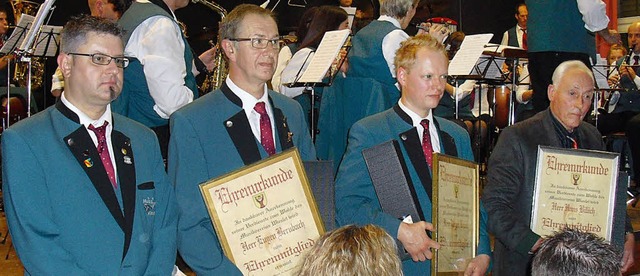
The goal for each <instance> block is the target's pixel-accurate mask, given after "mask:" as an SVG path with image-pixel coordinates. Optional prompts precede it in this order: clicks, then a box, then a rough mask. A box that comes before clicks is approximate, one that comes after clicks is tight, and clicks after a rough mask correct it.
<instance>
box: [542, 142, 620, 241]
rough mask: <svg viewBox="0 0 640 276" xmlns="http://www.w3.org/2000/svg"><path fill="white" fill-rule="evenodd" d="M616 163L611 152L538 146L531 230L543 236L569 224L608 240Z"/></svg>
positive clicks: (617, 159)
mask: <svg viewBox="0 0 640 276" xmlns="http://www.w3.org/2000/svg"><path fill="white" fill-rule="evenodd" d="M618 163H619V155H618V154H615V153H610V152H601V151H591V150H574V149H560V148H552V147H544V146H539V147H538V161H537V165H536V182H535V186H534V191H533V200H532V206H531V207H532V208H531V230H532V231H533V232H535V233H536V234H538V235H540V236H546V235H550V234H552V233H553V232H555V231H560V230H562V229H563V228H564V227H565V226H569V227H572V228H577V229H580V230H582V231H586V232H590V233H594V234H596V235H598V236H600V237H602V238H604V239H605V240H607V241H608V242H612V240H613V236H612V233H614V230H613V229H614V224H615V223H614V209H615V207H616V206H617V205H618V204H617V203H616V201H617V200H620V198H619V196H618V190H619V187H618V185H617V180H618ZM623 201H624V199H623ZM623 208H624V207H623ZM622 211H623V212H624V209H623V210H622ZM622 218H624V216H622Z"/></svg>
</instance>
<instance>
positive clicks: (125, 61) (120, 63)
mask: <svg viewBox="0 0 640 276" xmlns="http://www.w3.org/2000/svg"><path fill="white" fill-rule="evenodd" d="M67 54H68V55H74V56H85V57H91V62H93V63H95V64H97V65H109V63H111V60H114V61H115V63H116V66H117V67H118V68H126V67H127V66H129V58H127V57H112V56H109V55H105V54H81V53H67Z"/></svg>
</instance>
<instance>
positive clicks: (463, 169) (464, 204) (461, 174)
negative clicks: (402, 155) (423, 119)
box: [431, 153, 480, 275]
mask: <svg viewBox="0 0 640 276" xmlns="http://www.w3.org/2000/svg"><path fill="white" fill-rule="evenodd" d="M478 171H479V170H478V164H476V163H473V162H470V161H466V160H463V159H459V158H456V157H452V156H448V155H443V154H437V153H436V154H434V155H433V196H432V200H431V201H432V205H433V206H432V210H433V214H432V216H433V217H432V223H433V227H434V229H435V230H434V231H433V233H432V234H433V235H432V238H433V239H434V240H435V241H437V242H438V243H439V244H440V249H438V250H436V251H435V255H434V257H433V259H432V260H431V274H432V275H458V273H459V272H464V270H465V269H466V267H467V264H468V263H469V262H470V261H471V260H472V259H473V258H474V257H475V256H476V247H477V245H478V239H479V237H478V236H479V232H478V227H479V210H480V207H479V206H480V203H479V200H478V183H479V174H478Z"/></svg>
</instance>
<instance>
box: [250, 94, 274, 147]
mask: <svg viewBox="0 0 640 276" xmlns="http://www.w3.org/2000/svg"><path fill="white" fill-rule="evenodd" d="M253 110H255V111H256V112H258V114H260V143H261V144H262V147H264V150H265V151H266V152H267V153H268V154H269V156H271V155H274V154H276V147H275V146H274V144H273V132H272V131H271V119H269V114H267V110H266V109H265V106H264V102H259V103H257V104H256V106H254V107H253Z"/></svg>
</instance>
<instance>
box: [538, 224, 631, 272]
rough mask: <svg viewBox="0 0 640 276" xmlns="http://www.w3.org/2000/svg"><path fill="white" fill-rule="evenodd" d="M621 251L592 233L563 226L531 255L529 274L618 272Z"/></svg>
mask: <svg viewBox="0 0 640 276" xmlns="http://www.w3.org/2000/svg"><path fill="white" fill-rule="evenodd" d="M621 259H622V257H621V255H620V253H619V251H618V250H616V248H615V247H613V245H611V244H608V243H606V242H605V241H604V239H602V238H600V237H598V236H596V235H595V234H592V233H586V232H582V231H579V230H574V229H565V230H564V231H562V232H558V233H556V234H554V235H553V236H550V237H549V238H547V239H545V241H544V242H543V243H542V245H541V246H540V249H538V252H537V253H536V256H535V257H534V258H533V263H532V265H531V275H532V276H560V275H576V276H612V275H621V273H620V269H621Z"/></svg>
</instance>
